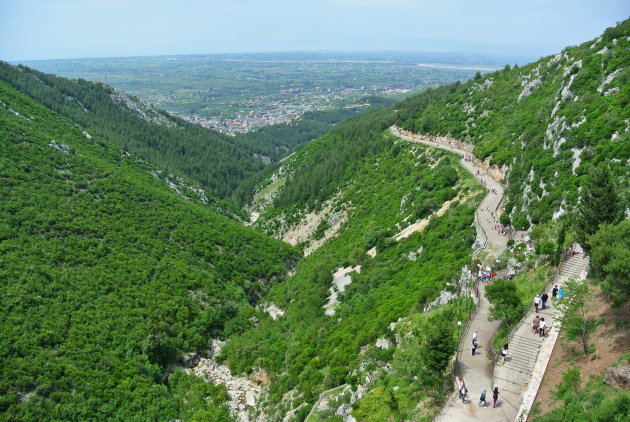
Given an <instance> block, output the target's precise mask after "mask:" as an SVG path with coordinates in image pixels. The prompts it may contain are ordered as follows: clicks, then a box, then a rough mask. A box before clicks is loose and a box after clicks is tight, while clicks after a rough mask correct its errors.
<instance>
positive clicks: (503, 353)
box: [501, 343, 508, 365]
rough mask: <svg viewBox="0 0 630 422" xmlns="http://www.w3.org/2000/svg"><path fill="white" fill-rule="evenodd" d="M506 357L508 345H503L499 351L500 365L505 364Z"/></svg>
mask: <svg viewBox="0 0 630 422" xmlns="http://www.w3.org/2000/svg"><path fill="white" fill-rule="evenodd" d="M507 355H508V344H507V343H505V344H504V345H503V348H502V349H501V365H504V364H505V358H507Z"/></svg>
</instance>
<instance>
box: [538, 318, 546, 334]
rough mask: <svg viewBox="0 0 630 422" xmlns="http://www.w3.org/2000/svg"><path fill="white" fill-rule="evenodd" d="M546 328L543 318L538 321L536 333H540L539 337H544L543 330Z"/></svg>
mask: <svg viewBox="0 0 630 422" xmlns="http://www.w3.org/2000/svg"><path fill="white" fill-rule="evenodd" d="M546 328H547V324H546V323H545V318H541V319H540V324H539V325H538V332H539V333H540V337H544V336H545V329H546Z"/></svg>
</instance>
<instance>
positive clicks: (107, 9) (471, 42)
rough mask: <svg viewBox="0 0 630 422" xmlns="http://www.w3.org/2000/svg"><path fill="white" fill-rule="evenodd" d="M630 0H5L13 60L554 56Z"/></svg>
mask: <svg viewBox="0 0 630 422" xmlns="http://www.w3.org/2000/svg"><path fill="white" fill-rule="evenodd" d="M629 15H630V0H591V1H584V0H168V1H165V0H0V59H2V60H9V61H19V60H35V59H51V58H80V57H118V56H146V55H167V54H203V53H222V52H256V51H286V50H384V49H386V50H433V51H435V50H442V49H447V50H450V51H458V50H477V51H502V52H513V53H514V52H517V51H518V52H519V53H525V54H530V55H532V56H534V57H539V56H543V55H546V54H550V53H552V52H555V51H557V50H559V49H561V48H562V47H564V46H566V45H575V44H579V43H581V42H583V41H586V40H588V39H591V38H595V37H596V36H598V35H599V34H600V33H601V32H602V31H603V30H604V29H605V28H607V27H609V26H613V25H615V23H616V22H618V21H622V20H624V19H626V18H628V17H629Z"/></svg>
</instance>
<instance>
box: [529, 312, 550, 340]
mask: <svg viewBox="0 0 630 422" xmlns="http://www.w3.org/2000/svg"><path fill="white" fill-rule="evenodd" d="M546 329H547V323H546V322H545V318H541V317H540V316H539V315H538V314H536V316H535V317H534V320H533V321H532V334H534V335H536V334H538V335H539V336H540V337H544V336H545V330H546Z"/></svg>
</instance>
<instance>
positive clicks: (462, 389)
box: [459, 379, 499, 407]
mask: <svg viewBox="0 0 630 422" xmlns="http://www.w3.org/2000/svg"><path fill="white" fill-rule="evenodd" d="M467 394H468V389H467V388H466V383H465V382H464V380H463V379H462V380H460V381H459V399H460V400H461V401H462V403H464V404H465V403H466V395H467ZM498 400H499V387H494V390H492V407H497V401H498ZM479 406H483V407H488V403H487V402H486V390H483V391H482V392H481V396H479Z"/></svg>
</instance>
